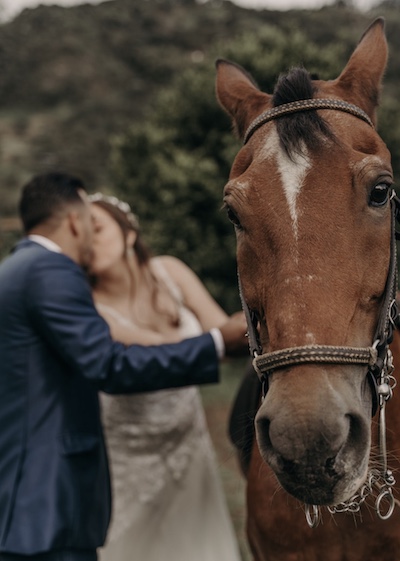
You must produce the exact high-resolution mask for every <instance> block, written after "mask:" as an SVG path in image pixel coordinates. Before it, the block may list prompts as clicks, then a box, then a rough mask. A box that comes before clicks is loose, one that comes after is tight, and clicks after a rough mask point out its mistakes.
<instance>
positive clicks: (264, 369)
mask: <svg viewBox="0 0 400 561" xmlns="http://www.w3.org/2000/svg"><path fill="white" fill-rule="evenodd" d="M315 109H332V110H336V111H344V112H346V113H350V114H352V115H354V116H356V117H358V118H360V119H362V120H363V121H365V122H366V123H368V124H369V125H370V126H371V127H373V123H372V121H371V119H370V118H369V117H368V115H367V114H366V113H365V112H364V111H363V110H362V109H360V108H359V107H357V106H356V105H352V104H350V103H347V102H345V101H341V100H335V99H307V100H300V101H295V102H292V103H287V104H283V105H279V106H277V107H274V108H273V109H269V110H268V111H265V112H264V113H261V115H259V116H258V117H257V118H256V119H255V120H254V121H253V122H252V123H251V124H250V126H249V127H248V129H247V131H246V133H245V135H244V141H243V142H244V144H246V143H247V142H248V140H249V139H250V138H251V136H252V135H253V133H254V132H255V131H256V130H257V129H258V128H260V127H261V126H262V125H264V124H265V123H268V122H270V121H272V120H274V119H277V118H279V117H282V116H285V115H290V114H293V113H296V112H299V111H308V110H315ZM390 205H391V230H392V232H391V243H390V264H389V271H388V276H387V279H386V285H385V292H384V299H383V304H382V307H381V311H380V315H379V319H378V324H377V328H376V332H375V336H374V340H373V343H372V345H371V346H370V347H343V346H333V345H305V346H301V347H290V348H286V349H281V350H277V351H273V352H267V353H263V350H262V345H261V342H260V339H259V335H258V331H257V325H258V317H257V314H256V313H255V312H254V311H252V310H250V309H249V307H248V305H247V303H246V301H245V299H244V297H243V292H242V287H241V282H240V277H239V274H238V284H239V294H240V299H241V303H242V308H243V312H244V314H245V317H246V321H247V327H248V333H247V334H248V341H249V350H250V354H251V356H252V358H253V367H254V370H255V371H256V373H257V375H258V377H259V379H260V382H261V384H262V399H264V397H265V395H266V393H267V391H268V385H269V375H270V374H272V373H273V372H275V371H277V370H280V369H283V368H288V367H290V366H298V365H300V364H305V363H313V364H315V363H319V364H359V365H364V366H366V367H367V377H368V380H369V382H370V384H371V385H372V388H373V391H372V396H373V403H372V416H374V415H375V413H376V412H377V409H378V407H379V447H380V458H381V466H380V470H372V471H371V472H370V474H369V477H368V480H367V483H366V484H364V485H363V487H362V488H361V489H360V491H359V493H358V494H357V495H356V496H354V497H352V498H351V499H350V500H349V501H346V503H342V504H340V505H335V506H332V507H328V510H329V512H330V513H331V514H334V513H336V512H353V513H354V512H358V511H359V510H360V507H361V504H362V503H363V502H364V501H365V500H366V498H367V496H368V495H370V494H371V493H372V492H373V488H374V486H375V487H377V489H378V491H379V494H378V497H377V498H376V502H375V510H376V512H377V515H378V517H379V518H381V519H382V520H386V519H388V518H389V517H390V516H391V515H392V513H393V510H394V505H395V499H394V497H393V493H392V487H393V485H394V483H395V480H394V477H393V474H392V472H391V471H390V470H388V468H387V460H386V456H387V454H386V421H385V406H386V402H387V401H388V400H389V399H390V397H391V396H392V391H393V389H394V387H395V385H396V381H395V379H394V377H393V376H392V372H393V364H392V354H391V351H390V349H389V344H390V343H391V342H392V339H393V330H394V329H395V328H396V327H397V326H399V325H400V316H399V311H398V309H397V305H396V289H397V255H396V240H397V239H400V232H397V231H396V221H399V219H400V199H399V198H398V197H397V196H396V193H395V191H394V190H393V191H392V194H391V197H390ZM383 501H386V503H388V504H389V506H388V507H387V508H386V509H385V508H384V506H383V504H382V503H383ZM306 520H307V523H308V525H309V526H310V527H312V528H313V527H316V526H317V525H318V523H319V521H320V507H319V506H316V505H306Z"/></svg>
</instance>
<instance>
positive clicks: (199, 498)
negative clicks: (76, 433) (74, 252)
mask: <svg viewBox="0 0 400 561" xmlns="http://www.w3.org/2000/svg"><path fill="white" fill-rule="evenodd" d="M90 200H91V207H92V217H93V224H94V243H93V263H92V267H91V279H92V286H93V297H94V300H95V304H96V307H97V309H98V311H99V313H100V314H101V315H102V316H103V317H104V319H105V320H106V321H107V322H108V324H109V326H110V329H111V332H112V335H113V337H114V339H116V340H118V341H121V342H122V343H125V344H131V343H138V344H145V345H152V344H159V343H165V342H171V343H172V342H176V341H179V340H181V339H183V338H188V337H192V336H196V335H198V334H200V333H201V332H203V331H208V330H209V329H210V328H212V327H218V326H220V325H222V324H223V323H224V322H225V321H226V319H227V316H226V314H225V312H224V311H223V310H222V309H221V308H220V307H219V306H218V304H217V303H216V302H215V301H214V300H213V299H212V298H211V296H210V295H209V294H208V292H207V291H206V289H205V288H204V286H203V285H202V283H201V282H200V281H199V279H198V278H197V276H196V275H195V274H194V273H193V272H192V271H191V270H190V269H189V268H188V267H187V266H186V265H184V264H183V263H182V262H181V261H179V260H178V259H175V258H173V257H168V256H163V257H156V258H150V256H149V253H148V250H147V248H146V247H145V245H144V244H143V241H142V239H141V236H140V231H139V224H138V220H137V218H136V216H135V215H134V214H133V213H132V212H131V209H130V207H129V205H128V204H127V203H124V202H122V201H119V200H118V199H116V198H115V197H108V196H105V195H102V194H100V193H96V194H95V195H91V197H90ZM149 375H151V372H149ZM101 403H102V415H103V424H104V429H105V434H106V441H107V447H108V453H109V456H110V465H111V480H112V486H113V516H112V521H111V526H110V530H109V534H108V538H107V542H106V545H105V547H104V549H102V550H101V551H100V560H101V561H136V560H141V561H239V559H240V555H239V551H238V546H237V543H236V539H235V535H234V532H233V528H232V524H231V521H230V518H229V514H228V511H227V507H226V504H225V499H224V496H223V492H222V488H221V483H220V480H219V477H218V473H217V465H216V459H215V455H214V450H213V448H212V444H211V440H210V436H209V433H208V429H207V426H206V421H205V416H204V410H203V407H202V403H201V398H200V395H199V393H198V390H197V388H195V387H189V388H182V389H174V390H163V391H159V392H155V393H151V394H150V393H142V394H137V395H119V396H115V395H114V396H113V395H105V394H104V395H102V396H101Z"/></svg>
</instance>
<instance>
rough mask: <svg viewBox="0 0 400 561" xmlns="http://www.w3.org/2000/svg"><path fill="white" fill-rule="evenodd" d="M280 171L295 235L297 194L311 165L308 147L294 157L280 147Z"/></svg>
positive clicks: (278, 157)
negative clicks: (290, 156)
mask: <svg viewBox="0 0 400 561" xmlns="http://www.w3.org/2000/svg"><path fill="white" fill-rule="evenodd" d="M277 162H278V168H279V173H280V176H281V178H282V185H283V190H284V192H285V195H286V199H287V202H288V205H289V212H290V216H291V218H292V223H293V232H294V236H295V238H296V239H297V234H298V230H297V228H298V209H297V196H298V194H299V193H300V191H301V188H302V186H303V183H304V180H305V178H306V175H307V172H308V170H309V169H310V167H311V162H310V159H309V157H308V155H307V150H306V147H305V146H304V147H303V149H302V154H293V156H292V159H290V158H289V156H288V155H287V154H286V152H285V151H284V150H283V149H282V148H280V150H279V152H278V154H277Z"/></svg>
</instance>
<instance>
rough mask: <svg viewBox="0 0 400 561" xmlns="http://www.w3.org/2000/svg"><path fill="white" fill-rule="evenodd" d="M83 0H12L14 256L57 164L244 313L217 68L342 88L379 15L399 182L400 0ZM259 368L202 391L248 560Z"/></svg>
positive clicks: (4, 239)
mask: <svg viewBox="0 0 400 561" xmlns="http://www.w3.org/2000/svg"><path fill="white" fill-rule="evenodd" d="M55 1H56V0H55ZM74 2H75V3H76V2H77V0H60V3H64V6H60V5H50V0H48V2H47V3H46V4H45V5H35V4H37V3H38V2H37V1H36V0H31V2H29V0H21V1H19V0H10V1H7V0H3V1H2V0H0V19H1V22H0V76H1V79H0V161H1V165H0V257H4V256H5V255H6V254H7V253H8V251H9V250H10V248H11V246H12V244H13V243H14V242H15V240H16V239H18V238H19V237H20V236H21V232H20V226H19V221H18V219H17V201H18V198H19V194H20V189H21V186H22V185H23V184H24V183H25V182H26V181H27V180H29V179H30V177H31V176H32V175H33V174H36V173H43V172H47V171H52V170H55V169H57V170H61V171H66V172H69V173H73V174H76V175H78V176H80V177H82V178H83V180H84V181H85V183H86V184H87V186H88V189H89V191H97V190H101V191H104V192H108V193H110V194H111V193H113V194H116V195H118V196H119V197H121V198H123V199H125V200H127V201H128V202H129V203H130V204H131V205H132V208H133V209H134V211H135V212H136V213H137V214H138V215H139V217H140V220H141V224H142V225H143V229H144V231H145V233H146V238H147V240H148V242H149V243H150V245H151V246H152V247H153V248H154V250H155V251H156V253H161V254H162V253H169V254H172V255H176V256H177V257H179V258H181V259H182V260H184V261H185V262H186V263H187V264H188V265H189V266H190V267H192V268H193V270H195V271H196V273H197V274H198V275H199V276H200V277H201V279H202V280H203V281H204V283H205V284H206V286H207V287H208V289H209V290H210V292H211V293H212V294H213V296H214V297H215V298H216V299H217V300H218V301H219V303H220V304H221V305H222V306H223V307H224V308H225V309H226V310H227V311H228V312H233V311H235V310H237V309H239V307H240V303H239V299H238V291H237V286H236V265H235V239H234V233H233V231H232V227H231V224H230V223H229V222H228V220H227V219H226V217H225V214H224V212H222V211H221V203H222V200H221V199H222V189H223V186H224V184H225V182H226V180H227V177H228V173H229V169H230V166H231V163H232V161H233V158H234V155H235V154H236V152H237V150H238V148H239V143H238V141H237V139H235V138H234V136H233V135H232V132H231V125H230V122H229V119H228V118H227V116H226V115H225V114H224V113H223V111H222V110H221V109H220V108H219V106H218V104H217V101H216V99H215V93H214V80H215V65H214V63H215V60H216V59H217V58H219V57H222V58H227V59H230V60H232V61H235V62H237V63H239V64H240V65H242V66H243V67H245V68H246V69H247V70H248V71H249V72H250V73H251V74H252V75H253V77H254V78H255V80H256V81H257V83H258V84H259V86H260V88H261V89H263V90H265V91H268V92H270V93H271V92H272V89H273V85H274V83H275V81H276V79H277V77H278V76H279V74H280V73H281V72H282V71H285V70H287V69H289V68H290V67H291V66H293V65H299V64H302V65H304V66H305V67H306V68H307V69H308V70H309V71H310V72H311V73H315V74H318V75H319V76H320V78H322V79H331V78H335V77H336V76H337V75H338V74H339V73H340V71H341V69H342V67H343V65H344V64H345V62H346V60H347V57H348V56H349V54H350V53H351V52H352V50H353V49H354V47H355V45H356V43H357V41H358V40H359V38H360V37H361V34H362V33H363V31H364V30H365V28H366V27H367V26H368V25H369V24H370V22H371V21H372V20H373V19H374V18H375V17H376V16H379V15H383V16H384V17H385V19H386V30H387V36H388V42H389V47H390V60H389V66H388V69H387V72H386V78H385V87H384V91H383V94H382V101H381V107H380V110H379V132H380V135H381V136H382V138H383V139H384V141H385V142H386V143H387V145H388V147H389V149H390V150H391V152H392V156H393V167H394V171H395V177H396V176H398V175H399V172H400V154H399V146H400V104H399V101H398V98H399V91H400V71H399V70H400V0H384V1H383V2H381V3H378V2H373V0H358V1H356V0H354V1H352V0H337V1H336V2H327V3H326V4H325V5H324V2H323V0H314V1H313V0H308V2H307V1H306V0H304V2H301V1H300V0H299V1H298V2H296V0H291V1H290V2H286V1H285V0H275V4H276V5H277V6H279V8H281V9H279V10H278V9H275V8H274V7H273V6H274V1H273V0H270V1H269V6H270V7H269V8H268V9H265V4H266V3H267V2H264V3H263V2H262V0H258V2H257V0H253V3H252V4H251V3H250V2H249V1H247V2H246V0H241V1H240V0H237V3H232V2H229V1H227V0H209V1H202V2H198V1H195V0H109V1H106V2H98V0H97V1H96V0H94V1H93V2H91V3H86V4H79V5H73V6H68V4H70V3H74ZM239 3H240V5H239ZM26 5H32V7H29V8H26V9H22V8H23V7H24V6H26ZM250 6H252V7H250ZM256 6H258V9H255V7H256ZM288 6H289V8H290V9H287V10H283V9H282V8H287V7H288ZM263 7H264V8H263ZM21 10H22V11H21ZM244 367H245V361H243V360H242V361H233V362H230V363H228V364H226V365H225V366H224V369H223V376H222V384H220V386H218V387H213V388H204V389H203V390H202V395H203V399H204V403H205V407H206V412H207V417H208V421H209V426H210V431H211V434H212V437H213V439H214V444H215V446H216V450H217V454H218V461H219V466H220V470H221V475H222V477H223V481H224V485H225V490H226V494H227V497H228V502H229V507H230V510H231V513H232V516H233V519H234V523H235V527H236V530H237V533H238V535H239V539H240V543H241V547H242V552H243V559H244V560H247V559H249V558H250V557H249V554H248V551H247V548H246V544H245V538H244V524H245V482H244V480H243V478H242V477H241V475H240V473H239V469H238V466H237V462H236V458H235V451H234V449H233V447H232V446H231V445H230V443H229V441H228V439H227V436H226V435H227V419H228V415H229V410H230V406H231V403H232V399H233V396H234V394H235V392H236V388H237V385H238V384H239V382H240V378H241V376H242V373H243V371H244Z"/></svg>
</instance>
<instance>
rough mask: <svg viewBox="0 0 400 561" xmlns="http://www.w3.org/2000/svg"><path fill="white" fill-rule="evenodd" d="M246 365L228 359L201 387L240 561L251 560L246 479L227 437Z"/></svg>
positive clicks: (242, 361)
mask: <svg viewBox="0 0 400 561" xmlns="http://www.w3.org/2000/svg"><path fill="white" fill-rule="evenodd" d="M245 367H246V360H244V359H237V360H231V361H229V362H227V363H225V364H223V366H222V368H221V381H220V383H219V384H218V385H216V386H204V387H202V388H201V394H202V398H203V404H204V409H205V412H206V417H207V422H208V427H209V430H210V434H211V438H212V441H213V444H214V448H215V452H216V455H217V460H218V467H219V473H220V476H221V479H222V485H223V488H224V491H225V496H226V499H227V503H228V508H229V512H230V514H231V518H232V522H233V526H234V529H235V532H236V536H237V539H238V543H239V548H240V552H241V555H242V560H243V561H251V560H252V556H251V554H250V550H249V547H248V545H247V539H246V531H245V524H246V497H245V493H246V481H245V479H244V477H243V475H242V474H241V472H240V468H239V464H238V461H237V457H236V450H235V448H234V446H233V444H232V443H231V442H230V440H229V436H228V419H229V414H230V409H231V406H232V403H233V400H234V397H235V395H236V391H237V388H238V386H239V384H240V381H241V379H242V376H243V374H244V371H245Z"/></svg>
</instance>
